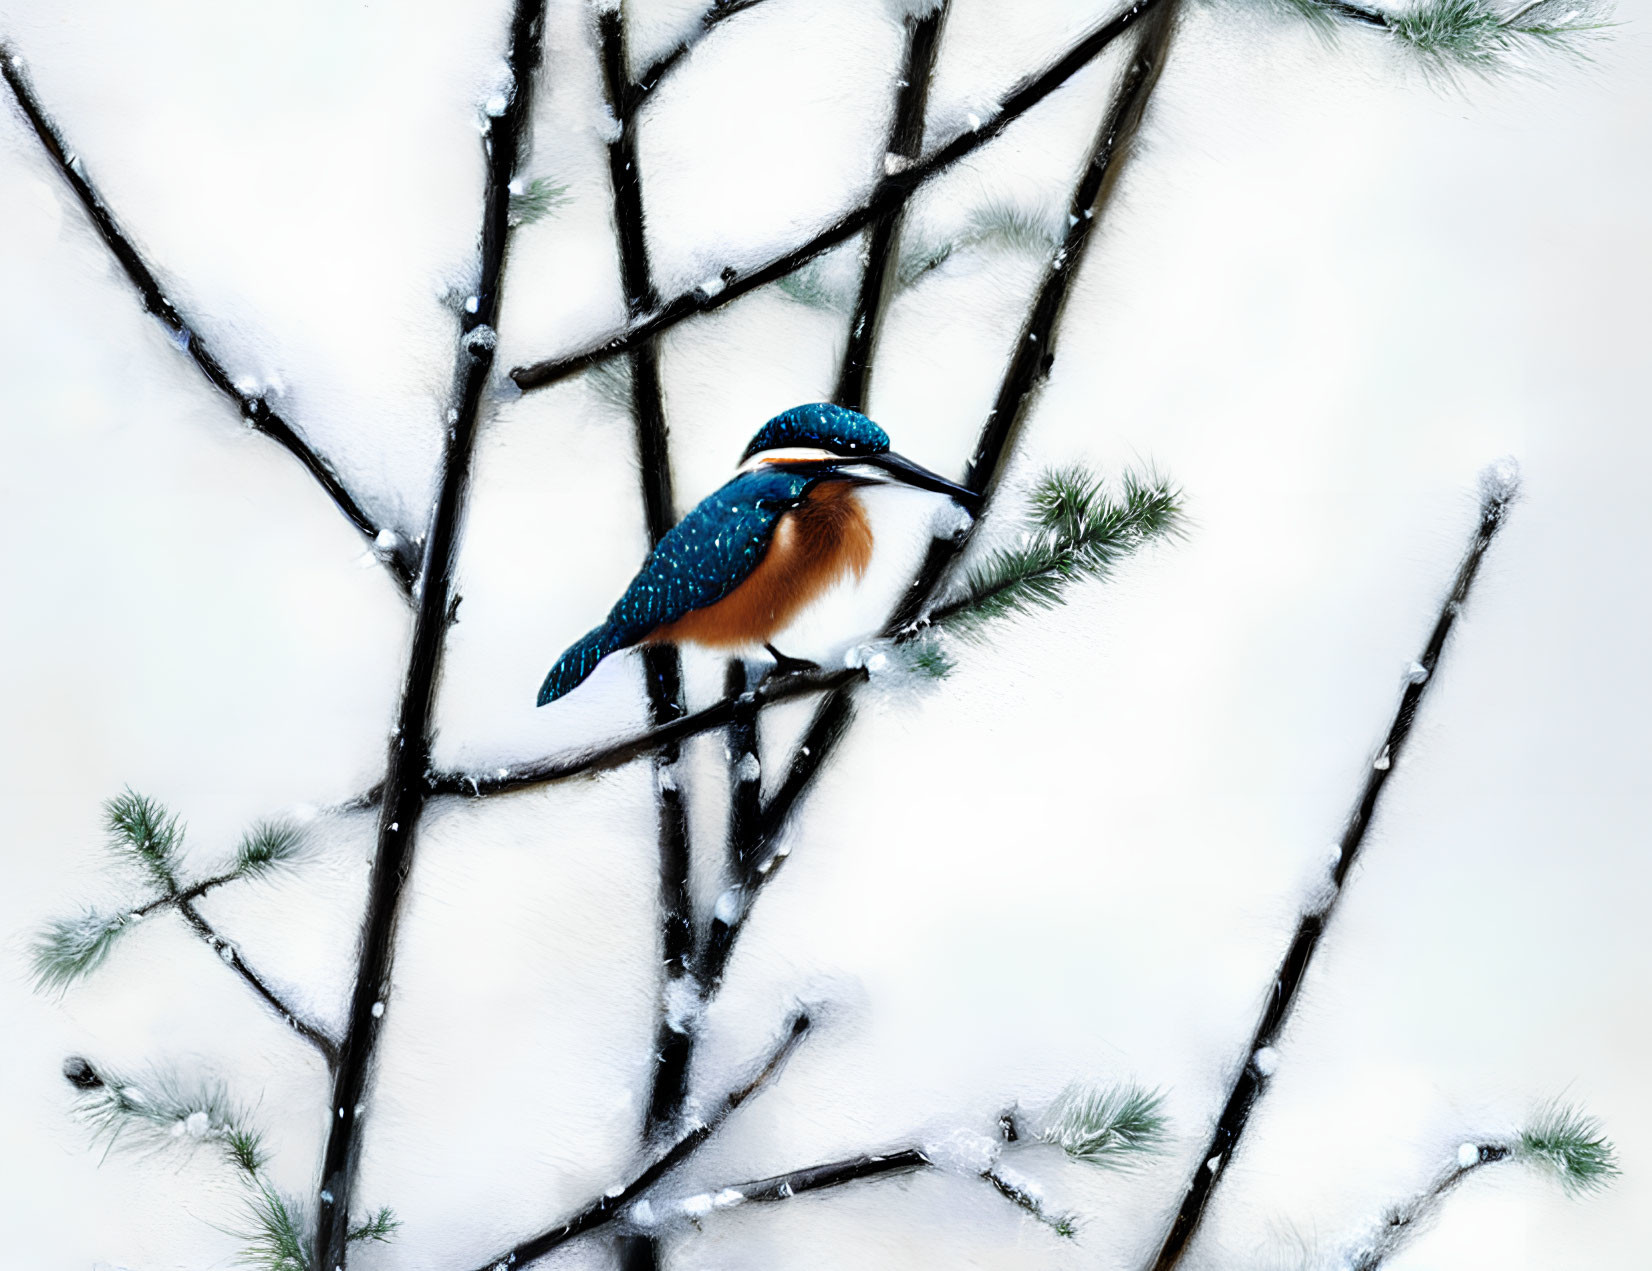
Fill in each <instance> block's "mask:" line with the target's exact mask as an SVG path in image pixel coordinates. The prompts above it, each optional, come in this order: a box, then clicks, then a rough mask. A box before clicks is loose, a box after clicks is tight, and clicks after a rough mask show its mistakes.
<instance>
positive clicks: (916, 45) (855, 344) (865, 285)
mask: <svg viewBox="0 0 1652 1271" xmlns="http://www.w3.org/2000/svg"><path fill="white" fill-rule="evenodd" d="M946 10H947V0H941V3H939V4H937V5H936V6H935V7H934V8H933V9H931V10H930V11H929V12H928V13H925V14H922V15H921V16H917V17H910V16H909V17H908V18H907V19H906V63H905V67H904V69H903V70H902V72H901V90H900V93H899V94H898V95H897V96H896V98H895V113H894V116H893V117H892V118H891V120H890V124H889V144H888V146H887V148H886V149H885V152H884V170H885V171H886V172H898V171H900V170H901V169H902V168H904V167H908V166H910V165H911V164H912V163H914V162H915V161H916V160H917V158H918V156H919V155H920V154H922V153H923V143H924V111H925V108H926V107H927V106H928V104H929V83H930V80H931V79H932V78H933V76H934V74H935V55H936V54H937V53H938V52H939V51H940V47H941V24H942V23H943V22H944V21H945V20H946ZM900 235H901V208H900V207H892V208H890V209H889V210H888V211H887V212H885V213H884V214H883V215H882V216H880V217H878V218H877V219H876V220H875V221H873V222H872V228H871V230H870V231H869V233H868V234H867V238H866V268H865V270H864V271H863V272H862V273H861V280H860V295H859V298H858V299H857V300H856V302H855V312H854V316H853V317H851V318H850V320H849V338H848V341H847V342H846V343H845V345H844V349H843V366H842V369H841V370H840V371H839V373H838V381H837V392H836V393H834V394H833V397H832V400H833V401H835V402H837V403H838V405H840V406H847V407H849V408H850V409H851V410H865V409H866V395H867V385H868V382H869V381H870V379H871V375H872V349H873V346H874V344H875V343H876V341H877V338H878V325H879V323H880V321H881V320H882V318H883V310H884V303H885V301H886V299H887V297H888V294H889V287H890V283H891V281H892V278H891V275H892V274H893V273H894V270H893V268H892V265H893V263H894V258H895V246H896V244H897V243H898V242H899V241H900Z"/></svg>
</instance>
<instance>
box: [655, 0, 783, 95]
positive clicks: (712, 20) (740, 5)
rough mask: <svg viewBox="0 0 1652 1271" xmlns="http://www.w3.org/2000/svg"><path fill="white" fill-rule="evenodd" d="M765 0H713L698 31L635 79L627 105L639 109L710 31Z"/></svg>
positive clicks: (701, 20)
mask: <svg viewBox="0 0 1652 1271" xmlns="http://www.w3.org/2000/svg"><path fill="white" fill-rule="evenodd" d="M762 3H763V0H712V5H711V8H709V9H707V10H706V12H705V16H704V17H702V18H701V19H700V30H699V32H698V33H697V34H695V35H692V36H690V37H689V38H688V39H686V40H684V41H683V42H682V43H681V44H679V45H678V46H677V47H676V48H674V49H672V50H671V52H669V53H667V54H665V56H663V57H660V58H657V59H656V60H655V61H653V62H652V63H650V64H649V65H648V66H647V67H646V68H645V69H644V70H643V72H642V73H641V74H640V75H638V76H637V77H636V79H635V80H634V81H633V82H632V83H631V87H630V91H629V96H628V99H627V103H626V106H627V109H628V110H629V111H635V110H636V109H637V107H638V106H640V105H641V104H642V101H643V98H645V97H647V96H648V94H650V93H652V92H653V91H654V90H655V89H656V88H658V87H659V86H660V84H661V82H662V81H663V80H664V79H665V77H666V76H667V75H669V74H671V72H672V71H674V70H676V69H677V67H678V66H680V65H681V64H682V61H683V59H684V58H685V57H687V56H688V55H689V53H691V52H693V51H694V49H695V47H696V46H697V45H698V44H699V43H700V41H701V40H703V39H705V38H706V36H708V35H710V34H711V33H712V32H713V31H714V30H716V29H717V27H718V26H719V25H721V24H722V23H723V22H725V21H727V20H728V19H729V18H732V17H734V15H735V14H737V13H744V12H745V11H746V10H747V9H755V8H756V7H757V6H758V5H760V4H762Z"/></svg>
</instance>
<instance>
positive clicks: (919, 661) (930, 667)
mask: <svg viewBox="0 0 1652 1271" xmlns="http://www.w3.org/2000/svg"><path fill="white" fill-rule="evenodd" d="M903 656H904V657H905V658H906V662H907V665H908V666H910V667H911V668H912V669H913V670H914V671H916V672H917V673H918V674H919V675H922V676H924V677H926V678H927V679H931V680H944V679H946V677H947V676H949V675H951V674H952V672H953V671H954V670H956V669H957V665H958V664H957V663H956V662H954V661H953V660H952V658H951V656H950V655H949V654H948V653H947V651H946V650H945V649H943V648H942V647H941V644H940V641H938V640H936V639H934V638H933V637H929V638H920V639H917V640H914V641H912V643H911V644H909V645H907V646H905V648H904V650H903Z"/></svg>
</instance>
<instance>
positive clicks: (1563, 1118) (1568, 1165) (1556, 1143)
mask: <svg viewBox="0 0 1652 1271" xmlns="http://www.w3.org/2000/svg"><path fill="white" fill-rule="evenodd" d="M1515 1153H1516V1155H1517V1156H1519V1157H1520V1158H1521V1159H1522V1160H1526V1161H1531V1162H1532V1163H1533V1164H1536V1165H1541V1166H1543V1167H1544V1168H1545V1169H1548V1170H1550V1171H1551V1172H1552V1173H1554V1175H1555V1176H1556V1177H1557V1178H1559V1179H1560V1185H1561V1186H1562V1187H1563V1188H1565V1189H1566V1191H1567V1192H1569V1193H1571V1194H1572V1195H1582V1194H1583V1193H1585V1192H1592V1191H1598V1190H1600V1189H1601V1188H1603V1187H1606V1186H1607V1185H1608V1184H1609V1183H1611V1181H1612V1180H1613V1179H1614V1178H1616V1177H1617V1176H1618V1174H1619V1173H1620V1172H1621V1171H1620V1170H1619V1169H1618V1162H1617V1149H1616V1148H1615V1147H1614V1146H1613V1145H1612V1142H1611V1140H1610V1139H1608V1138H1607V1137H1606V1133H1605V1130H1604V1128H1603V1127H1602V1126H1601V1123H1600V1122H1599V1121H1598V1120H1596V1119H1595V1118H1594V1117H1592V1116H1589V1115H1588V1114H1586V1113H1585V1112H1583V1111H1582V1110H1581V1109H1580V1108H1577V1107H1574V1106H1572V1105H1571V1104H1565V1103H1561V1102H1559V1101H1558V1100H1556V1101H1555V1102H1552V1103H1548V1104H1545V1105H1544V1106H1543V1107H1542V1108H1540V1109H1539V1110H1538V1113H1537V1115H1536V1116H1535V1117H1534V1118H1533V1120H1532V1123H1531V1124H1530V1125H1529V1126H1527V1127H1526V1128H1525V1129H1524V1130H1522V1131H1521V1132H1520V1142H1519V1144H1518V1146H1517V1147H1516V1148H1515Z"/></svg>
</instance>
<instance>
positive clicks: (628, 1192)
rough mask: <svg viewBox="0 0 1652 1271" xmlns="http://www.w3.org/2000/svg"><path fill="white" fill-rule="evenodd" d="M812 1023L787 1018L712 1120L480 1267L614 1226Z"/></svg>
mask: <svg viewBox="0 0 1652 1271" xmlns="http://www.w3.org/2000/svg"><path fill="white" fill-rule="evenodd" d="M810 1027H811V1024H810V1020H809V1016H808V1014H807V1013H806V1012H802V1011H800V1012H798V1013H797V1014H796V1015H794V1016H792V1018H791V1021H790V1022H789V1023H788V1024H787V1026H786V1030H785V1033H784V1035H783V1036H782V1038H781V1040H780V1042H779V1043H778V1044H777V1045H776V1046H775V1047H774V1048H773V1049H772V1050H771V1051H770V1052H769V1055H768V1057H767V1058H766V1059H765V1060H764V1061H763V1064H762V1066H761V1067H760V1068H759V1069H758V1070H757V1072H756V1074H755V1075H754V1076H753V1077H752V1078H751V1079H750V1080H749V1081H747V1082H746V1083H745V1084H743V1085H741V1086H739V1087H738V1088H736V1089H735V1090H733V1091H731V1092H730V1093H729V1094H728V1095H726V1096H725V1097H724V1098H723V1100H722V1101H721V1102H720V1103H719V1104H718V1105H717V1107H716V1108H715V1110H714V1111H713V1112H712V1115H711V1118H710V1119H709V1120H700V1121H696V1122H694V1123H693V1124H692V1125H690V1126H689V1127H688V1128H686V1129H685V1130H683V1131H682V1133H680V1134H679V1135H678V1136H677V1138H676V1139H675V1140H674V1141H672V1143H671V1144H670V1145H669V1146H668V1147H666V1148H665V1149H664V1150H663V1151H661V1152H659V1153H658V1154H656V1155H655V1156H654V1158H653V1160H652V1161H650V1162H649V1164H648V1165H647V1166H645V1167H644V1168H643V1169H642V1170H640V1171H639V1172H638V1173H637V1174H635V1175H634V1176H633V1177H632V1178H630V1179H629V1180H627V1181H626V1182H623V1183H617V1184H615V1185H614V1186H613V1187H610V1188H608V1190H607V1191H605V1192H603V1194H602V1195H601V1196H598V1197H596V1198H595V1199H594V1200H592V1201H590V1202H589V1203H587V1204H586V1205H584V1206H583V1207H582V1208H581V1209H580V1210H579V1211H578V1212H576V1213H575V1214H574V1215H573V1216H572V1217H571V1218H568V1219H566V1220H565V1221H563V1222H561V1223H558V1224H557V1225H556V1226H554V1227H551V1228H549V1229H547V1230H545V1231H542V1232H540V1233H539V1234H538V1235H536V1236H532V1237H530V1238H529V1239H527V1240H524V1241H522V1242H521V1243H520V1244H518V1245H516V1246H515V1247H514V1248H512V1249H509V1250H507V1251H506V1252H504V1253H502V1254H500V1255H498V1256H497V1257H494V1258H490V1259H488V1260H487V1262H485V1263H483V1264H482V1266H481V1267H479V1268H478V1269H477V1271H497V1269H498V1268H500V1267H508V1268H513V1269H514V1268H517V1267H523V1266H526V1265H527V1264H528V1263H530V1262H532V1261H534V1260H535V1259H536V1258H542V1257H544V1256H545V1255H546V1254H547V1253H549V1252H550V1251H551V1250H553V1249H555V1248H557V1247H558V1246H560V1245H564V1244H566V1243H567V1242H568V1241H570V1240H573V1239H575V1238H576V1237H578V1236H583V1235H586V1234H587V1233H589V1232H592V1231H596V1230H598V1229H600V1228H602V1227H606V1226H608V1225H609V1224H610V1223H613V1222H615V1221H616V1220H617V1219H619V1218H621V1217H622V1216H623V1215H624V1213H625V1212H626V1211H627V1210H628V1209H630V1208H631V1207H632V1206H633V1205H634V1204H635V1203H636V1202H638V1201H640V1200H642V1199H643V1198H644V1197H645V1196H646V1195H647V1194H648V1193H649V1192H650V1191H651V1190H652V1189H653V1188H654V1187H655V1185H657V1184H658V1183H659V1182H660V1181H661V1180H662V1179H663V1178H665V1177H666V1175H668V1174H669V1173H671V1171H673V1170H674V1169H676V1168H677V1167H678V1166H679V1165H681V1164H682V1163H683V1162H684V1161H686V1160H687V1159H688V1158H689V1157H690V1156H692V1155H694V1153H695V1152H697V1151H699V1149H700V1148H701V1147H702V1146H704V1145H705V1143H706V1141H707V1140H709V1139H710V1138H711V1137H712V1136H713V1135H714V1134H716V1133H717V1131H718V1130H720V1129H721V1128H722V1126H723V1123H724V1122H725V1121H727V1120H728V1118H729V1117H730V1116H732V1115H733V1114H734V1112H735V1111H736V1110H737V1109H739V1107H740V1106H741V1105H742V1104H744V1103H745V1102H746V1101H747V1100H748V1099H750V1098H751V1097H752V1096H753V1095H755V1094H757V1093H758V1091H760V1090H762V1089H763V1087H764V1086H766V1085H768V1083H769V1082H770V1081H772V1080H773V1079H774V1077H775V1076H776V1075H777V1074H778V1073H779V1071H780V1069H781V1068H782V1067H784V1065H785V1063H786V1060H787V1059H789V1058H790V1057H791V1055H792V1053H793V1052H794V1051H795V1050H796V1049H797V1048H798V1046H799V1045H801V1044H802V1041H803V1039H804V1037H805V1036H807V1035H808V1032H809V1029H810Z"/></svg>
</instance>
